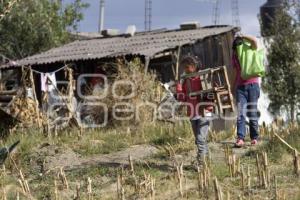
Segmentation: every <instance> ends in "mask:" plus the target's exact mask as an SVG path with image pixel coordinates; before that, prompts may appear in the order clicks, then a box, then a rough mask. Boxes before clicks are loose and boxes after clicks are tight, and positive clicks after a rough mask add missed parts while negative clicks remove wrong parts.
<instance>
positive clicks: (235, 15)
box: [231, 0, 241, 26]
mask: <svg viewBox="0 0 300 200" xmlns="http://www.w3.org/2000/svg"><path fill="white" fill-rule="evenodd" d="M231 10H232V24H233V25H234V26H241V21H240V10H239V1H238V0H231Z"/></svg>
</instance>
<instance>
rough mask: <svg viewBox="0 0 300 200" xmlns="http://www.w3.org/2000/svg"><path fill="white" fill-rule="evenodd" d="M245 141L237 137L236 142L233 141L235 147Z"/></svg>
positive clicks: (240, 145) (242, 144)
mask: <svg viewBox="0 0 300 200" xmlns="http://www.w3.org/2000/svg"><path fill="white" fill-rule="evenodd" d="M244 144H245V142H244V140H243V139H240V138H238V139H237V141H236V143H235V147H242V146H244Z"/></svg>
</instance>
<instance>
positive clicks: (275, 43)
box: [263, 3, 300, 121]
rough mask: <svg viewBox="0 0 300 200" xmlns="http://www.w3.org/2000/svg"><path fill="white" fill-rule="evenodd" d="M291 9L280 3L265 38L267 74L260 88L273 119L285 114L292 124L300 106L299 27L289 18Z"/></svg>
mask: <svg viewBox="0 0 300 200" xmlns="http://www.w3.org/2000/svg"><path fill="white" fill-rule="evenodd" d="M293 7H294V5H291V4H288V3H284V4H283V6H282V9H280V10H278V11H277V14H276V17H275V19H274V20H273V24H272V27H271V29H270V31H271V34H270V35H272V36H271V37H269V38H267V39H266V40H267V49H268V55H267V58H268V62H269V72H268V73H267V76H266V78H264V79H263V88H264V89H265V90H266V91H267V92H268V94H269V98H270V100H271V103H270V106H269V109H270V111H271V112H272V113H273V114H275V115H281V114H282V112H286V113H288V116H289V118H290V120H292V121H294V120H295V116H296V114H297V110H298V105H299V102H300V95H299V94H300V62H299V61H300V48H299V41H300V40H299V26H298V23H297V21H296V20H295V19H294V18H293V15H292V10H293Z"/></svg>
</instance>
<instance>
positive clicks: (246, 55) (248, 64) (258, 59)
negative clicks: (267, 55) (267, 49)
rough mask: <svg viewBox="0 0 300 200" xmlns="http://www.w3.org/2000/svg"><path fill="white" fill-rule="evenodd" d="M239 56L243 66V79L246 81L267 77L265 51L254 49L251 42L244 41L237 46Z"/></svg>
mask: <svg viewBox="0 0 300 200" xmlns="http://www.w3.org/2000/svg"><path fill="white" fill-rule="evenodd" d="M237 56H238V59H239V62H240V66H241V77H242V78H243V79H244V80H247V79H250V78H253V77H264V76H265V73H266V71H265V67H264V50H263V49H253V48H251V44H250V43H249V42H247V41H244V42H243V43H242V44H240V45H239V46H237Z"/></svg>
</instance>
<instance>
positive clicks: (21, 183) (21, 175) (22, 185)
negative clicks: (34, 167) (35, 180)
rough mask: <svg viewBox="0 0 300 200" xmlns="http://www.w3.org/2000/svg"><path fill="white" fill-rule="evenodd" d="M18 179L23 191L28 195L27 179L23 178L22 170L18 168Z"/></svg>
mask: <svg viewBox="0 0 300 200" xmlns="http://www.w3.org/2000/svg"><path fill="white" fill-rule="evenodd" d="M19 175H20V179H19V180H18V181H19V183H20V185H21V188H22V190H23V192H24V193H26V194H29V195H30V189H29V185H28V181H27V180H26V179H25V178H24V174H23V172H22V170H19Z"/></svg>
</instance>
